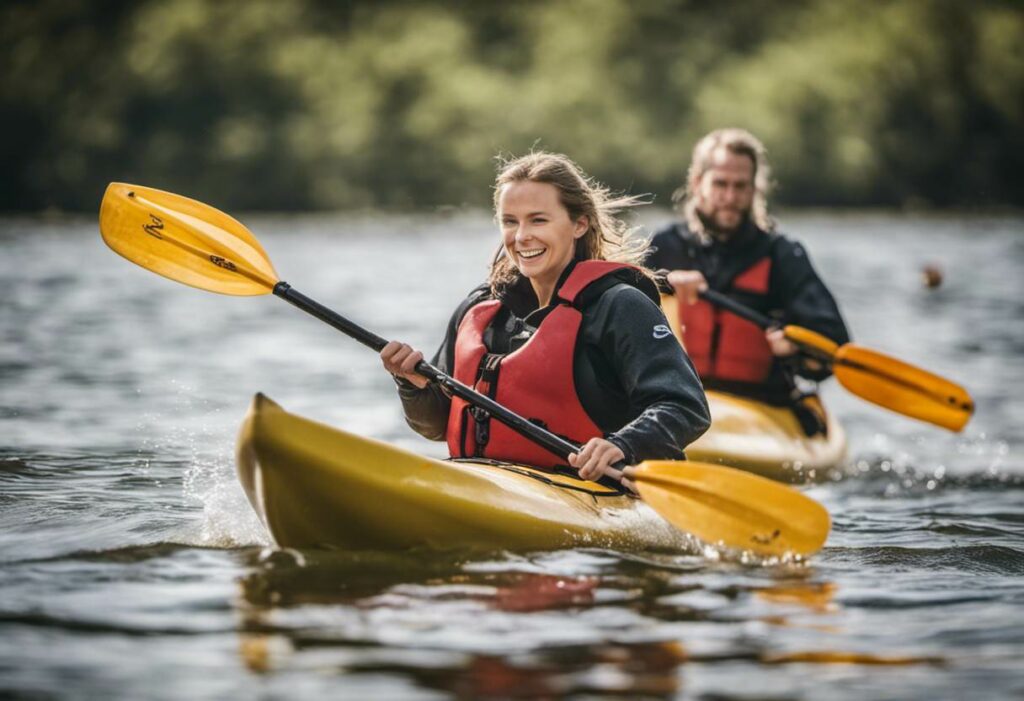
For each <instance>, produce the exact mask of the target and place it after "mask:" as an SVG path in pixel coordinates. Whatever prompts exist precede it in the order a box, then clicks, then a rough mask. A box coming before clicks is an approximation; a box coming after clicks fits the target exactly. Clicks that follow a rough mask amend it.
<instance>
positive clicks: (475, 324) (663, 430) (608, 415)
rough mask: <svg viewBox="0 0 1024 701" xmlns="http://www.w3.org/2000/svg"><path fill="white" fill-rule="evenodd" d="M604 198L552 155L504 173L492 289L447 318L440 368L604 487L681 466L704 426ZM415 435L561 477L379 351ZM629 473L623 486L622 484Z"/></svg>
mask: <svg viewBox="0 0 1024 701" xmlns="http://www.w3.org/2000/svg"><path fill="white" fill-rule="evenodd" d="M636 203H637V199H636V198H634V197H620V198H614V197H612V196H611V195H610V194H609V193H608V191H607V190H606V189H605V188H604V187H602V186H601V185H599V184H597V183H595V182H593V181H592V180H590V179H589V178H588V177H587V176H586V175H584V174H583V172H582V171H581V170H580V169H579V167H578V166H577V165H576V164H575V163H573V162H572V161H571V160H569V159H568V158H566V157H565V156H562V155H557V154H549V153H531V154H529V155H527V156H524V157H522V158H519V159H515V160H512V161H509V162H507V163H505V164H503V166H502V168H501V170H500V172H499V174H498V177H497V180H496V183H495V194H494V205H495V214H496V218H497V221H498V223H499V226H500V229H501V249H502V250H501V251H500V252H499V255H498V257H497V259H496V260H495V262H494V264H493V265H492V267H491V274H490V278H489V280H488V282H487V283H486V284H482V285H480V286H479V287H477V288H476V289H475V290H473V291H472V292H471V293H470V295H469V296H468V297H467V298H466V300H465V301H463V303H462V304H460V305H459V307H458V308H457V309H456V310H455V313H454V314H453V316H452V319H451V321H450V323H449V326H448V333H447V336H446V338H445V340H444V342H443V343H442V345H441V348H440V349H439V350H438V352H437V354H436V355H435V357H434V359H433V363H434V365H435V366H436V367H438V368H440V369H442V370H443V371H445V372H450V373H451V374H453V375H454V376H455V378H456V379H458V380H460V381H461V382H464V383H466V384H469V385H472V386H473V387H474V388H475V389H477V391H480V392H482V393H485V394H487V395H489V396H490V397H492V398H495V399H496V400H497V401H498V402H499V403H501V404H503V405H505V406H507V407H509V408H511V409H512V410H513V411H515V412H517V413H519V414H521V415H523V416H526V417H529V419H530V420H531V421H532V422H534V423H537V424H540V425H542V426H545V427H547V428H548V430H550V431H552V432H554V433H556V434H558V435H561V436H564V437H566V438H569V439H570V440H573V441H575V442H577V443H579V444H582V445H583V449H582V450H581V451H580V453H579V454H578V455H574V456H571V457H570V458H569V462H570V465H571V467H572V468H576V469H578V470H579V474H580V475H581V476H582V477H583V478H585V479H595V480H597V479H602V478H603V479H605V480H606V481H607V480H608V479H614V478H615V477H616V476H618V474H619V473H618V471H617V470H614V469H612V468H611V466H612V465H613V464H615V463H616V462H619V461H625V462H627V463H629V464H635V463H638V462H640V461H643V460H649V459H681V458H683V457H684V453H683V449H684V448H685V447H686V446H687V445H688V444H689V443H691V442H693V441H694V440H696V439H697V438H698V437H699V436H700V435H701V434H702V433H703V432H704V431H705V430H707V427H708V425H709V423H710V416H709V413H708V407H707V401H706V399H705V397H704V392H703V390H702V389H701V386H700V382H699V380H698V379H697V376H696V373H695V372H694V369H693V366H692V365H691V363H690V361H689V359H688V358H687V357H686V355H685V354H684V353H683V351H682V349H681V348H680V346H679V344H677V343H673V342H672V338H671V337H670V336H667V335H666V334H664V333H662V331H663V329H664V328H665V327H666V321H665V317H664V315H663V314H662V313H661V310H660V308H659V307H658V300H659V297H658V291H657V289H656V287H655V285H654V282H653V280H652V278H651V276H650V274H649V272H648V271H647V270H646V269H644V268H643V267H642V266H640V265H639V264H638V261H639V260H640V259H641V258H642V256H643V254H644V248H643V245H642V244H640V243H637V242H635V240H634V239H632V238H631V237H630V235H629V234H630V230H629V228H628V227H627V226H626V224H625V223H624V222H622V221H621V220H620V219H618V218H617V217H616V216H615V214H616V212H618V211H620V210H621V209H623V208H626V207H629V206H631V205H633V204H636ZM381 358H382V360H383V362H384V367H385V368H386V369H387V370H388V371H389V372H391V373H392V374H393V375H394V376H395V378H396V382H397V383H398V388H399V395H400V397H401V399H402V404H403V407H404V409H405V414H406V419H407V421H408V422H409V424H410V426H412V427H413V428H414V429H415V430H416V431H417V432H419V433H421V434H422V435H424V436H425V437H427V438H430V439H433V440H447V442H448V448H449V450H450V452H451V455H452V456H453V457H475V458H481V457H483V458H490V459H495V460H507V461H510V462H517V463H525V464H529V465H534V466H537V467H541V468H546V469H552V470H558V469H559V468H562V469H565V466H564V465H563V464H561V463H562V460H561V458H559V457H558V456H556V455H554V454H553V453H550V452H548V451H547V450H545V449H543V448H540V447H538V446H537V445H535V444H534V443H532V442H530V441H527V440H525V439H523V438H522V437H521V436H519V435H518V434H516V433H514V432H512V431H510V430H509V429H507V428H506V427H505V426H503V425H501V424H499V423H497V422H492V421H491V419H490V417H489V416H488V415H487V414H486V413H484V412H481V411H479V410H476V409H473V408H472V407H470V406H469V405H467V404H466V402H464V401H463V400H461V399H458V398H451V397H449V396H447V395H446V394H445V393H444V392H443V391H442V390H441V389H440V388H439V387H437V386H436V385H432V384H428V383H427V381H426V378H424V377H422V376H421V375H419V374H417V373H416V372H415V367H416V364H417V363H418V362H419V361H420V360H422V359H423V354H422V353H420V352H419V351H417V350H415V349H413V348H411V347H410V346H408V345H407V344H404V343H401V342H399V341H392V342H391V343H389V344H388V345H387V346H385V348H384V349H383V350H382V351H381ZM629 474H630V473H629V471H628V470H627V471H626V472H625V475H626V479H624V480H623V484H625V485H626V486H627V487H632V484H631V482H630V480H629V479H628V476H629Z"/></svg>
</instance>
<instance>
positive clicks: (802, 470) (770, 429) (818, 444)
mask: <svg viewBox="0 0 1024 701" xmlns="http://www.w3.org/2000/svg"><path fill="white" fill-rule="evenodd" d="M707 397H708V404H709V405H710V407H711V428H710V429H708V431H707V433H705V434H704V435H703V436H701V437H700V438H699V439H697V441H695V442H694V443H692V444H691V445H690V446H689V447H687V449H686V455H687V457H688V458H690V459H691V460H700V461H703V462H710V463H717V464H720V465H728V466H730V467H738V468H740V469H743V470H747V471H749V472H753V473H755V474H758V475H761V476H762V477H768V478H771V479H774V480H778V481H781V482H790V483H801V482H813V481H821V480H825V479H828V477H829V472H830V470H831V469H832V468H836V467H838V466H840V465H841V464H842V462H843V460H844V459H845V457H846V434H845V433H844V431H843V428H842V426H840V425H839V422H838V421H836V419H835V417H834V416H833V415H832V414H831V413H829V414H828V435H827V437H826V436H821V435H819V436H814V437H813V438H809V437H807V436H806V435H805V434H804V432H803V429H802V428H801V427H800V423H799V421H797V418H796V416H794V414H793V412H792V411H790V410H789V409H787V408H785V407H774V406H770V405H767V404H764V403H762V402H757V401H754V400H751V399H745V398H743V397H737V396H734V395H730V394H724V393H722V392H714V391H709V392H708V393H707Z"/></svg>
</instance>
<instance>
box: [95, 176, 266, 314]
mask: <svg viewBox="0 0 1024 701" xmlns="http://www.w3.org/2000/svg"><path fill="white" fill-rule="evenodd" d="M100 233H101V234H102V235H103V240H104V241H106V243H107V245H108V246H110V247H111V248H112V249H114V251H116V252H117V253H119V254H120V255H122V256H124V257H125V258H127V259H128V260H130V261H132V262H133V263H137V264H138V265H141V266H142V267H143V268H146V269H147V270H152V271H153V272H154V273H157V274H158V275H163V276H164V277H167V278H170V279H171V280H175V281H177V282H181V283H184V284H186V285H191V286H192V287H198V288H199V289H201V290H209V291H210V292H220V293H221V294H226V295H264V294H268V293H270V292H272V291H273V289H274V285H276V284H277V282H278V277H277V273H276V272H275V271H274V266H273V265H271V263H270V259H269V258H267V254H266V253H265V252H264V251H263V247H262V246H260V244H259V242H258V241H257V240H256V238H255V237H254V236H253V235H252V234H251V233H250V232H249V230H248V229H246V228H245V227H244V226H243V225H242V224H241V223H240V222H238V221H237V220H236V219H234V218H232V217H230V216H228V215H227V214H225V213H224V212H222V211H220V210H219V209H214V208H213V207H211V206H209V205H206V204H203V203H202V202H197V201H196V200H191V199H189V198H187V197H182V196H181V195H175V194H173V193H170V192H164V191H162V190H154V189H153V188H149V187H140V186H138V185H128V184H126V183H111V184H110V185H109V186H108V187H107V192H106V193H105V194H104V195H103V204H101V205H100Z"/></svg>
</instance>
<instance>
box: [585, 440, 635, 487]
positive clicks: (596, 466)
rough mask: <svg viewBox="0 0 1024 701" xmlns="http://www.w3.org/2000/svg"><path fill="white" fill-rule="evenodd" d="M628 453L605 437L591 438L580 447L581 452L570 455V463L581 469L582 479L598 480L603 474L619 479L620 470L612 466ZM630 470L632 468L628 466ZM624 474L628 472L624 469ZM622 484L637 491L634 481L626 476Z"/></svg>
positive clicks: (623, 458)
mask: <svg viewBox="0 0 1024 701" xmlns="http://www.w3.org/2000/svg"><path fill="white" fill-rule="evenodd" d="M625 459H626V455H625V453H623V452H622V449H621V448H619V446H617V445H615V444H614V443H612V442H611V441H606V440H605V439H604V438H591V439H590V440H589V441H587V442H586V444H584V446H583V447H582V448H580V452H579V453H576V454H575V455H570V456H569V464H570V465H572V466H573V467H575V468H576V469H578V470H579V471H580V479H585V480H593V481H597V480H599V479H601V477H602V476H603V475H608V476H609V477H611V478H613V479H616V480H618V479H619V471H618V470H617V469H616V468H614V467H612V465H613V464H614V463H617V462H619V461H620V460H625ZM626 469H627V470H629V469H630V468H626ZM622 474H623V475H626V472H625V471H623V473H622ZM622 484H623V485H625V486H626V487H627V488H629V489H631V490H633V491H634V492H635V491H636V487H634V486H633V481H632V480H630V479H628V478H624V479H622Z"/></svg>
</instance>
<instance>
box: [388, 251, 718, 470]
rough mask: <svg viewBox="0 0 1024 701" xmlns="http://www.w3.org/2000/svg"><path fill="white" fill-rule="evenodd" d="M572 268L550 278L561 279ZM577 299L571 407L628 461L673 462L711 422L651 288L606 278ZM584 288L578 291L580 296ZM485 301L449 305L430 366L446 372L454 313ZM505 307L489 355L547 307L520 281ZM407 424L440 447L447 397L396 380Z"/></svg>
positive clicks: (526, 330) (504, 349) (508, 344)
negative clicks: (574, 401)
mask: <svg viewBox="0 0 1024 701" xmlns="http://www.w3.org/2000/svg"><path fill="white" fill-rule="evenodd" d="M572 267H573V264H570V266H569V267H568V268H566V270H565V272H563V274H562V278H561V280H559V283H558V284H559V286H561V284H562V282H564V280H565V278H566V277H567V276H568V274H569V272H570V271H571V270H572ZM612 282H613V284H611V285H610V286H609V287H607V288H605V289H602V290H597V291H596V292H597V295H596V299H591V300H588V301H584V302H583V304H582V305H580V306H582V307H583V308H582V313H583V321H582V323H581V326H580V336H579V338H578V339H577V344H576V351H575V355H574V368H573V376H574V380H575V383H576V387H577V391H578V392H579V399H580V403H581V404H582V406H583V408H584V410H585V411H586V412H587V414H588V415H589V416H590V418H591V419H592V420H593V421H594V423H595V424H597V426H598V427H599V428H600V429H601V430H602V431H603V432H604V433H605V437H606V438H607V439H608V440H609V441H611V442H612V443H614V444H615V445H617V446H618V447H619V448H621V449H622V452H623V453H625V455H626V460H627V462H629V463H631V464H632V463H637V462H640V461H643V460H647V459H676V460H677V459H681V458H683V457H684V453H683V449H684V448H685V447H686V446H687V445H688V444H690V443H692V442H693V441H695V440H696V439H697V438H698V437H699V436H700V435H701V434H702V433H704V431H706V430H707V429H708V426H709V425H710V423H711V417H710V414H709V411H708V405H707V399H706V398H705V396H704V390H703V389H702V388H701V384H700V380H699V379H698V378H697V374H696V372H695V371H694V369H693V365H692V364H691V363H690V360H689V358H688V357H687V356H686V354H685V353H684V352H683V351H682V349H681V348H680V346H679V344H678V343H677V342H676V341H675V338H674V337H673V336H671V335H668V336H665V335H664V333H663V330H662V329H657V330H656V329H655V327H658V326H661V327H664V325H665V317H664V315H663V314H662V313H661V310H660V309H659V307H658V306H657V304H656V303H655V302H654V301H653V300H654V299H657V291H656V290H655V289H654V285H653V284H651V283H650V282H649V281H648V280H646V278H645V279H644V284H645V285H646V287H648V288H649V289H647V290H646V291H641V290H640V289H638V288H637V287H636V286H634V285H632V284H627V283H625V282H617V281H612ZM589 292H590V290H589V289H588V290H587V291H586V292H585V296H586V293H589ZM489 299H493V296H492V295H491V293H490V290H489V289H488V288H487V286H485V285H481V286H480V287H478V288H477V289H475V290H473V292H472V293H470V295H469V296H468V297H467V298H466V299H465V300H464V301H463V302H462V303H461V304H460V305H459V306H458V308H457V309H456V310H455V313H454V314H453V315H452V318H451V320H450V321H449V323H448V330H447V333H446V335H445V339H444V342H443V343H442V344H441V347H440V348H439V349H438V351H437V354H436V355H435V356H434V358H433V361H432V362H433V364H434V365H435V366H436V367H438V368H439V369H441V370H442V371H444V372H446V373H448V374H451V373H452V371H453V369H454V367H453V366H454V357H455V337H456V334H457V332H458V327H459V324H460V323H461V322H462V318H463V316H465V314H466V312H467V311H468V310H469V309H470V308H471V307H472V306H473V305H475V304H479V303H480V302H483V301H485V300H489ZM500 299H501V301H502V302H503V304H504V306H503V308H502V312H501V313H500V314H499V315H498V317H496V318H495V320H494V322H493V323H492V324H491V326H490V328H489V329H488V331H487V333H485V335H484V342H485V344H486V345H487V347H488V350H489V351H490V352H492V353H508V352H512V351H513V350H515V349H516V348H518V347H520V346H521V345H522V344H523V343H525V342H526V340H527V339H529V338H530V335H531V334H532V332H533V331H534V330H536V328H537V327H538V326H539V325H540V323H541V321H542V320H543V318H544V317H545V316H546V315H547V314H548V313H549V312H550V311H551V310H552V309H554V307H553V306H548V307H545V308H544V309H538V308H537V305H538V302H537V297H536V295H535V294H534V292H533V288H532V287H531V286H530V283H529V281H528V280H526V279H525V278H520V279H519V280H518V281H517V282H516V283H515V284H512V285H510V286H509V288H508V289H506V290H505V291H503V292H502V294H501V295H500ZM397 382H398V387H399V396H400V397H401V399H402V406H403V408H404V409H405V415H406V420H407V421H408V423H409V425H410V426H411V427H412V428H413V429H414V430H415V431H416V432H417V433H419V434H421V435H423V436H424V437H426V438H429V439H431V440H444V439H445V430H446V428H447V425H448V410H449V406H450V399H449V398H448V397H447V396H446V395H445V394H444V393H443V392H442V391H441V390H440V389H439V388H438V387H437V386H436V385H432V384H431V385H427V387H426V388H424V389H422V390H420V389H417V388H416V387H415V386H414V385H412V384H411V383H409V382H406V381H405V380H401V379H399V380H397Z"/></svg>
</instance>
